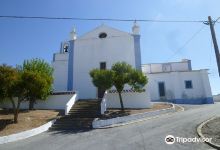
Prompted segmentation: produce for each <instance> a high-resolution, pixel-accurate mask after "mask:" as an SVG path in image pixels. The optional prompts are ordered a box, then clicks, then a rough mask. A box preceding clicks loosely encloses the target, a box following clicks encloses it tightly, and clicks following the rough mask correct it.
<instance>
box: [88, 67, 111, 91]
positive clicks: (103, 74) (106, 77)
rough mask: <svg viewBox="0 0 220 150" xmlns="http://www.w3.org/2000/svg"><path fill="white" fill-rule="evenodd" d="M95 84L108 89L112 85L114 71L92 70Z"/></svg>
mask: <svg viewBox="0 0 220 150" xmlns="http://www.w3.org/2000/svg"><path fill="white" fill-rule="evenodd" d="M90 76H91V77H92V82H93V84H94V85H95V86H96V87H98V88H101V89H104V90H107V89H109V88H111V87H112V85H113V83H112V78H113V72H112V71H111V70H99V69H93V70H91V71H90Z"/></svg>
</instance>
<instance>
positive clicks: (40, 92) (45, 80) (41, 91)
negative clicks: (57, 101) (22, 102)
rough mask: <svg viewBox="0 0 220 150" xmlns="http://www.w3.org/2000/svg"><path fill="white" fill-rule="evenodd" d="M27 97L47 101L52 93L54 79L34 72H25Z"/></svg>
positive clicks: (23, 78)
mask: <svg viewBox="0 0 220 150" xmlns="http://www.w3.org/2000/svg"><path fill="white" fill-rule="evenodd" d="M22 80H23V81H24V83H23V84H24V88H25V90H26V93H25V95H26V97H27V98H28V99H29V100H31V99H42V100H45V99H46V98H47V97H48V95H49V94H50V93H51V84H52V78H50V77H49V76H46V75H45V74H41V73H39V72H34V71H24V72H23V74H22Z"/></svg>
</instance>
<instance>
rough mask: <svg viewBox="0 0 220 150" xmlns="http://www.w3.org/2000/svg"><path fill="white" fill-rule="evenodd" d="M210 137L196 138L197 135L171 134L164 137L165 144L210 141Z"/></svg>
mask: <svg viewBox="0 0 220 150" xmlns="http://www.w3.org/2000/svg"><path fill="white" fill-rule="evenodd" d="M211 140H212V138H197V137H190V138H185V137H174V136H173V135H167V136H166V137H165V143H166V144H169V145H170V144H174V143H175V142H176V143H200V142H211Z"/></svg>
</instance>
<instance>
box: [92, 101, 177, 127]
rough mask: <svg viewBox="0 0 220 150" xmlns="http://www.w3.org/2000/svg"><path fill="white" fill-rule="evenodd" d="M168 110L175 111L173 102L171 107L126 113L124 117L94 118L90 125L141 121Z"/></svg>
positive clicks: (109, 125) (112, 124)
mask: <svg viewBox="0 0 220 150" xmlns="http://www.w3.org/2000/svg"><path fill="white" fill-rule="evenodd" d="M170 112H175V106H174V105H173V104H172V107H171V108H166V109H160V110H156V111H150V112H145V113H139V114H133V115H128V116H124V117H116V118H112V119H106V120H101V119H98V118H96V119H94V120H93V122H92V126H93V128H105V127H114V126H118V125H125V124H128V123H134V122H139V121H143V120H145V119H148V118H149V117H155V116H157V115H161V114H166V113H170Z"/></svg>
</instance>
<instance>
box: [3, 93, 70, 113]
mask: <svg viewBox="0 0 220 150" xmlns="http://www.w3.org/2000/svg"><path fill="white" fill-rule="evenodd" d="M73 96H74V94H64V95H51V96H49V97H48V99H47V100H46V101H42V100H38V101H37V103H36V104H35V105H34V108H35V109H63V110H65V109H66V104H67V103H68V102H69V100H71V98H72V97H73ZM0 107H1V108H11V103H10V102H5V103H3V104H0ZM27 108H28V102H22V103H21V106H20V109H27Z"/></svg>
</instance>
